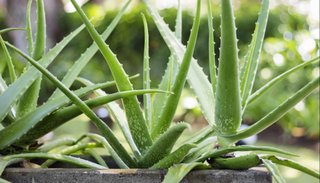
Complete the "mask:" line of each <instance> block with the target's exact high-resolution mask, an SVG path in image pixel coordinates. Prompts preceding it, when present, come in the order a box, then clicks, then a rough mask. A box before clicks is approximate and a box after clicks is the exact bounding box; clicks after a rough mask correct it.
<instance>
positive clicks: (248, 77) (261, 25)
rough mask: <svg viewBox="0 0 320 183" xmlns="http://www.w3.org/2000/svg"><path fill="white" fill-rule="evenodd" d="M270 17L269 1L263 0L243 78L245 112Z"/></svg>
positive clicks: (243, 107)
mask: <svg viewBox="0 0 320 183" xmlns="http://www.w3.org/2000/svg"><path fill="white" fill-rule="evenodd" d="M268 15H269V0H263V2H262V8H261V10H260V16H259V19H258V22H257V23H256V28H255V31H254V34H253V35H254V36H253V38H252V42H251V46H250V50H249V53H248V58H247V63H246V65H245V66H246V68H245V70H244V75H243V77H242V78H241V98H242V110H243V111H244V110H245V108H246V106H247V103H248V97H249V96H250V94H251V91H252V87H253V84H254V81H255V77H256V73H257V70H258V65H259V60H260V58H259V57H260V52H261V49H262V45H263V40H264V34H265V31H266V27H267V22H268Z"/></svg>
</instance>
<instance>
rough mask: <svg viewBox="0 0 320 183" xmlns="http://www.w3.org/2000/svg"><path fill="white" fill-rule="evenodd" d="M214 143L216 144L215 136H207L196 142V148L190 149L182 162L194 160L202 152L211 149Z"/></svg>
mask: <svg viewBox="0 0 320 183" xmlns="http://www.w3.org/2000/svg"><path fill="white" fill-rule="evenodd" d="M214 144H217V137H208V138H206V139H204V140H203V141H201V142H199V143H198V144H197V147H196V148H193V149H191V150H190V152H189V153H188V155H187V156H186V157H185V158H184V159H183V162H184V163H191V162H195V161H196V160H197V159H198V158H199V157H201V156H202V155H203V154H206V153H207V152H209V151H212V149H213V148H214Z"/></svg>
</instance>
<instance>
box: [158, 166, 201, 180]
mask: <svg viewBox="0 0 320 183" xmlns="http://www.w3.org/2000/svg"><path fill="white" fill-rule="evenodd" d="M198 166H200V167H202V166H206V165H205V164H203V163H199V162H192V163H182V164H178V165H173V166H172V167H170V168H169V169H168V173H167V175H166V176H165V177H164V180H163V181H162V183H179V182H181V180H182V179H183V178H184V177H185V176H186V175H187V174H188V173H189V172H190V171H191V170H192V169H194V168H196V167H198Z"/></svg>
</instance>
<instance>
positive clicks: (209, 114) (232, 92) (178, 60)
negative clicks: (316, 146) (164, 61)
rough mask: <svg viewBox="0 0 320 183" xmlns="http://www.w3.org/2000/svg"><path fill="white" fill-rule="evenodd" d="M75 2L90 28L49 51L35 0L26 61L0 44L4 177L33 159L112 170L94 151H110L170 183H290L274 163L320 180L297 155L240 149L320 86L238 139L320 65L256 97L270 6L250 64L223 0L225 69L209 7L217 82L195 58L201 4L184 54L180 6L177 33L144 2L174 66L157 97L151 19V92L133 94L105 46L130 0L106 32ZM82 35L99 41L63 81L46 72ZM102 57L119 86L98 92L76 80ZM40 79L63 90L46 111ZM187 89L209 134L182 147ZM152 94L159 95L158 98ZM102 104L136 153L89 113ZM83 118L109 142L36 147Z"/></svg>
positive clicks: (125, 164)
mask: <svg viewBox="0 0 320 183" xmlns="http://www.w3.org/2000/svg"><path fill="white" fill-rule="evenodd" d="M71 2H72V4H73V5H74V7H75V8H76V10H77V12H78V14H79V15H80V17H81V19H82V21H83V23H84V25H82V26H80V27H79V28H78V29H76V30H75V31H74V32H73V33H71V34H70V35H68V36H67V37H66V38H65V39H63V40H62V41H61V42H60V43H58V44H57V45H56V46H55V47H53V48H52V49H51V50H49V51H48V52H47V53H45V38H46V37H45V17H44V8H43V0H37V9H38V11H37V12H38V13H37V34H36V37H35V38H36V39H35V41H33V37H32V30H31V23H30V11H31V3H32V0H29V3H28V7H27V16H26V17H27V24H26V25H27V26H26V28H25V31H26V32H27V39H28V43H29V47H28V51H29V53H28V54H26V53H23V52H22V51H21V50H19V49H18V48H16V47H15V46H13V45H11V44H10V43H8V42H6V41H3V40H2V38H1V37H0V38H1V39H0V41H1V46H2V48H3V49H4V53H5V56H6V60H7V63H8V69H9V73H10V84H9V86H7V84H6V82H5V81H4V79H2V78H0V79H1V80H0V84H1V87H0V89H1V91H0V92H1V93H0V101H1V103H0V121H1V123H2V125H3V129H1V131H0V152H1V154H2V155H3V156H1V157H0V173H1V172H2V171H3V170H4V168H5V167H6V166H8V165H9V164H11V163H14V162H17V161H21V160H23V159H30V158H46V159H51V160H47V161H46V162H45V163H43V164H42V165H41V166H42V167H48V166H50V165H51V164H52V163H53V162H54V160H60V161H66V162H69V163H74V164H77V165H79V166H83V167H89V168H107V165H106V164H105V162H104V161H103V160H102V158H101V157H100V156H99V155H98V154H97V153H96V152H95V151H94V148H96V147H104V148H106V149H107V150H108V151H109V153H110V155H111V156H112V157H113V159H114V160H115V162H116V163H117V165H118V166H119V168H151V169H163V168H169V171H168V174H167V176H166V177H165V179H164V182H179V181H180V180H181V179H182V178H183V177H184V176H185V175H186V174H187V173H188V172H189V171H190V170H192V169H194V168H205V169H208V168H227V169H248V168H250V167H253V166H257V165H260V164H264V165H265V166H266V167H267V168H268V169H269V170H270V172H271V173H272V174H273V175H274V177H275V179H276V180H277V181H278V182H283V178H282V177H281V174H279V171H278V169H277V167H276V166H275V164H280V165H285V166H288V167H291V168H295V169H298V170H301V171H303V172H305V173H308V174H310V175H312V176H314V177H316V178H319V173H317V172H315V171H313V170H311V169H309V168H306V167H304V166H302V165H300V164H298V163H295V162H293V161H291V160H288V159H283V158H280V157H278V156H276V154H280V155H284V156H293V154H291V153H288V152H285V151H282V150H280V149H276V148H273V147H259V146H247V145H245V146H234V144H235V142H237V141H239V140H241V139H243V138H246V137H249V136H251V135H254V134H257V133H259V132H261V131H262V130H264V129H265V128H267V127H269V126H270V125H272V124H273V123H275V122H276V121H277V120H278V119H279V118H281V116H283V115H284V114H286V112H287V111H288V110H290V109H291V108H292V107H294V106H295V105H296V104H297V103H298V102H299V101H301V100H302V99H303V98H304V97H306V96H308V95H309V94H310V93H312V92H313V91H314V90H315V89H316V88H318V86H319V77H318V78H316V79H314V80H313V81H310V82H309V83H308V84H306V85H305V86H304V87H303V88H301V89H300V90H299V91H297V92H296V93H295V94H294V95H293V96H291V97H290V98H288V99H287V100H286V101H284V102H283V103H281V104H280V105H279V106H278V107H277V108H276V109H274V110H272V111H271V112H270V113H268V114H267V115H266V116H264V117H263V118H261V120H259V121H258V122H256V123H255V124H254V125H252V126H250V127H249V128H247V129H245V130H242V131H239V127H240V125H241V121H242V116H243V113H244V112H245V109H246V106H247V105H250V103H251V102H252V101H254V100H256V99H257V98H259V97H261V96H262V95H263V93H265V92H267V91H268V90H269V89H270V88H272V87H273V86H274V85H275V84H276V83H278V82H279V81H280V80H281V79H283V78H285V77H287V76H288V75H289V74H291V73H293V72H295V71H296V70H298V69H300V68H303V67H305V66H307V65H311V64H314V63H319V58H315V59H313V60H310V61H308V62H305V63H303V64H300V65H298V66H296V67H294V68H292V69H290V70H288V71H286V72H285V73H283V74H281V75H280V76H278V77H276V78H274V79H272V80H271V81H270V82H269V83H267V84H266V85H264V87H262V88H260V89H258V90H257V91H255V92H252V88H253V84H254V80H255V76H256V73H257V70H258V63H259V55H260V52H261V48H262V44H263V38H264V32H265V30H266V25H267V20H268V12H269V1H268V0H263V3H262V8H261V11H260V15H259V19H258V21H257V24H256V28H255V31H254V34H253V38H252V43H251V45H250V46H249V51H248V54H247V55H246V57H245V58H243V59H239V58H238V48H237V38H236V27H235V20H234V16H233V9H232V3H231V0H222V1H221V48H220V59H219V62H218V63H219V64H218V65H219V67H217V66H216V63H217V62H216V61H215V54H214V46H215V45H214V39H213V34H214V30H213V26H212V7H211V2H210V0H207V10H208V29H209V39H208V40H209V42H208V44H209V55H208V60H209V65H210V81H211V82H210V81H209V79H208V77H207V76H206V75H205V74H204V72H203V71H202V69H201V67H200V66H199V65H198V64H197V62H196V60H195V59H194V58H193V51H194V48H195V45H196V40H197V34H198V30H199V24H200V10H201V4H202V2H201V1H200V0H198V1H197V6H196V13H195V18H194V23H193V26H192V29H191V33H190V37H189V41H188V44H187V46H186V47H185V46H184V45H183V44H182V43H181V27H182V17H181V16H182V15H181V4H180V1H179V8H178V13H177V19H176V27H175V32H172V31H171V30H170V29H169V27H168V26H167V24H166V23H165V22H164V21H163V19H162V18H161V16H160V15H159V13H158V12H157V10H155V9H154V7H153V6H152V4H151V3H150V2H149V1H148V0H143V1H142V2H143V3H144V4H145V5H146V8H147V10H148V12H149V14H150V16H151V17H152V19H153V20H154V23H155V24H156V26H157V28H158V30H159V32H160V33H161V35H162V37H163V39H164V40H165V42H166V44H167V45H168V48H169V49H170V51H171V56H170V57H169V59H168V60H169V61H168V67H167V69H166V71H165V73H164V76H163V78H162V81H161V83H160V84H159V88H158V89H156V90H155V89H154V90H152V89H150V71H149V70H150V68H149V53H148V51H149V49H148V44H149V42H148V41H149V36H148V25H147V21H146V18H145V16H144V15H143V14H142V21H143V22H144V30H145V32H144V35H145V43H144V59H143V68H144V72H143V81H144V85H143V90H134V89H133V86H132V84H131V81H130V77H129V76H128V75H127V74H126V72H125V70H124V69H123V67H122V65H121V63H120V62H119V60H118V59H117V57H116V55H115V54H114V53H113V52H112V50H111V49H110V48H109V46H108V45H107V44H106V43H105V39H106V38H107V37H108V36H109V35H110V33H111V32H112V30H113V29H114V28H115V26H116V24H117V22H118V21H119V19H120V18H121V16H122V14H123V13H124V11H125V9H126V7H127V6H128V4H129V3H130V0H129V1H128V2H127V3H126V5H125V6H124V7H123V8H122V9H121V10H120V11H119V14H118V15H117V17H116V18H115V19H114V21H113V22H112V23H111V24H110V26H109V27H108V28H107V29H106V31H105V32H104V33H102V34H99V33H98V32H97V31H96V29H95V28H94V27H93V25H92V24H91V23H90V20H89V19H88V18H87V16H86V15H85V13H84V12H83V11H82V9H81V8H80V7H79V5H78V4H77V3H76V2H75V0H71ZM84 27H86V29H87V31H88V32H89V34H90V36H91V38H92V39H93V41H94V43H93V44H92V45H91V46H90V47H89V48H88V49H87V50H86V51H85V52H84V53H83V54H82V55H81V57H80V58H79V59H78V60H77V61H76V62H75V63H74V65H73V66H72V67H71V68H70V70H69V71H68V72H67V74H66V75H65V77H64V78H63V80H62V81H59V80H58V79H57V78H56V77H55V76H54V75H52V73H50V72H49V71H48V70H47V69H46V67H47V66H48V65H49V64H51V62H52V61H53V60H54V59H55V57H56V56H57V55H58V54H59V52H61V51H62V50H63V48H64V47H65V46H66V45H67V43H68V42H70V41H71V40H72V39H73V38H74V37H75V36H76V35H77V34H78V33H79V32H80V31H82V30H83V28H84ZM13 30H15V29H6V30H3V31H1V32H0V33H1V34H2V33H5V32H7V31H13ZM8 48H10V49H12V50H13V51H15V52H17V53H18V54H20V55H21V56H22V57H23V58H25V60H27V61H28V63H29V65H28V66H27V67H26V69H25V71H24V72H23V73H22V74H21V75H20V76H19V77H17V76H16V74H15V71H14V68H13V64H12V61H11V56H10V54H9V52H8ZM98 50H99V51H100V53H101V54H102V55H103V57H104V59H105V60H106V63H107V64H108V66H109V68H110V71H111V73H112V76H113V78H114V81H113V82H107V83H102V84H94V83H92V82H90V81H89V80H86V79H84V78H78V75H79V73H80V71H81V70H82V69H83V68H84V67H85V65H86V64H87V63H88V62H89V61H90V59H91V57H92V56H93V55H94V54H95V53H96V52H97V51H98ZM239 60H241V61H243V62H244V63H243V64H242V65H243V67H242V68H240V67H239V65H240V64H239V62H240V61H239ZM42 77H47V78H48V79H49V80H50V81H51V82H52V83H54V85H55V86H56V87H57V90H56V91H55V92H54V93H53V95H52V96H51V97H50V98H49V100H48V101H47V102H46V103H45V104H43V105H41V106H37V99H38V96H39V91H40V86H41V85H40V84H41V78H42ZM75 80H77V81H79V82H81V83H82V84H83V85H84V86H85V87H83V88H80V89H78V90H75V91H71V90H70V89H69V87H70V86H71V85H72V84H73V82H74V81H75ZM186 82H188V83H189V85H190V86H191V87H192V89H193V90H194V93H195V95H196V96H197V98H198V100H199V103H200V106H201V109H202V111H203V115H204V116H205V117H206V119H207V121H208V123H209V126H208V127H206V128H204V129H203V130H201V131H199V132H198V133H197V134H195V135H194V136H192V137H188V138H187V139H186V140H185V141H184V142H182V143H179V144H177V143H176V142H177V140H178V138H179V137H180V136H181V134H182V133H183V132H184V130H186V129H187V128H188V124H186V123H183V122H181V123H178V124H172V120H173V117H174V114H175V111H176V108H177V105H178V102H179V98H180V95H181V92H182V90H183V88H184V85H185V83H186ZM110 85H116V87H117V88H118V90H119V92H117V93H115V94H106V93H105V92H103V91H102V90H101V88H105V87H108V86H110ZM89 92H94V93H95V94H96V96H97V98H93V99H88V100H84V101H83V100H82V99H80V97H82V96H84V95H85V94H87V93H89ZM152 93H154V94H153V96H152ZM139 94H143V95H144V98H143V99H144V100H143V104H144V105H143V106H144V108H143V109H142V108H141V107H140V103H139V102H138V100H137V97H136V96H135V95H139ZM120 98H121V101H122V104H123V109H122V108H120V107H119V105H118V104H117V103H115V102H112V101H113V100H116V99H120ZM99 105H105V107H106V108H107V109H108V110H109V112H110V114H111V116H112V118H113V119H114V121H115V122H116V123H118V124H119V126H120V129H121V131H122V133H123V135H124V136H125V138H126V140H127V142H128V144H129V147H130V149H126V148H124V146H123V145H122V144H121V143H120V142H119V140H118V139H117V137H116V136H115V135H114V133H113V132H112V130H111V129H110V128H109V127H108V126H107V125H105V124H104V123H103V121H102V120H101V119H99V118H98V117H97V116H96V114H95V113H94V112H93V111H92V110H91V108H93V107H96V106H99ZM82 113H83V114H85V115H87V116H88V117H89V118H90V119H91V120H92V122H93V123H94V124H95V125H96V126H97V128H98V129H99V130H100V133H101V135H98V134H92V133H88V134H84V135H83V136H82V137H81V138H80V139H70V138H67V139H58V140H56V141H53V142H49V143H46V144H44V145H40V144H36V143H35V141H36V139H37V138H39V137H41V136H42V135H44V134H46V133H48V132H50V131H51V130H53V129H54V128H56V127H58V126H60V125H61V124H63V123H65V122H67V121H69V120H70V119H72V118H74V117H76V116H78V115H80V114H82ZM84 139H85V140H86V139H90V141H89V142H87V140H86V141H84ZM79 151H81V152H84V153H88V154H90V155H92V156H93V157H95V159H96V160H97V162H98V164H97V163H92V162H88V161H85V160H81V159H78V158H74V157H72V156H69V154H72V153H74V152H79ZM241 151H250V152H254V151H259V152H263V153H264V154H256V153H250V154H246V155H241V156H239V155H238V154H234V152H241ZM177 172H179V174H177ZM177 175H179V176H177Z"/></svg>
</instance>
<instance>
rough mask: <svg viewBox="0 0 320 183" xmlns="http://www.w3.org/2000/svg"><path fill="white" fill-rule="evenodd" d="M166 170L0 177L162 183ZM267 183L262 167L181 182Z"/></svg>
mask: <svg viewBox="0 0 320 183" xmlns="http://www.w3.org/2000/svg"><path fill="white" fill-rule="evenodd" d="M165 174H166V170H149V169H106V170H91V169H74V168H72V169H62V168H48V169H30V168H7V169H6V170H5V172H4V174H3V176H2V177H3V178H4V179H6V180H9V181H11V182H15V183H22V182H23V183H26V182H30V183H31V182H68V183H73V182H74V183H75V182H82V183H86V182H90V183H92V182H95V183H100V182H101V183H102V182H116V183H120V182H121V183H129V182H131V183H133V182H139V183H140V182H144V183H149V182H150V183H157V182H159V183H160V182H162V180H163V178H164V176H165ZM213 180H214V182H216V183H230V182H233V183H254V182H259V183H271V182H272V178H271V175H270V174H269V173H268V172H267V170H266V169H265V168H262V167H255V168H251V169H249V170H245V171H236V170H194V171H191V172H190V173H189V174H188V175H187V176H186V177H185V178H184V179H183V181H182V182H188V183H209V182H212V181H213Z"/></svg>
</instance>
